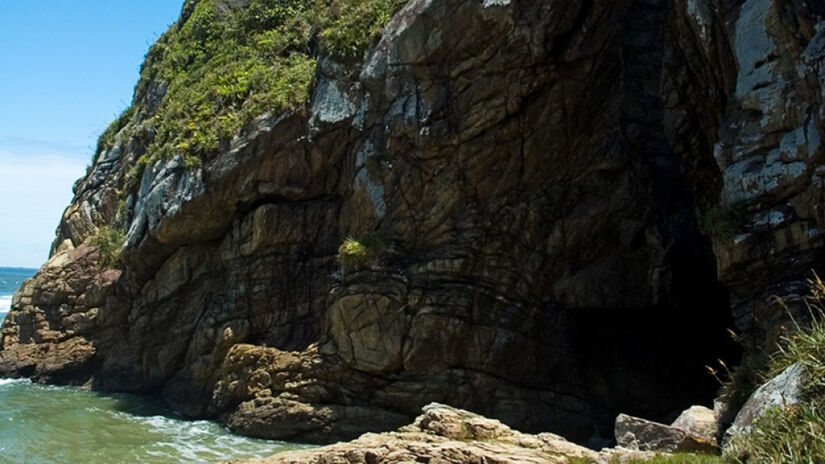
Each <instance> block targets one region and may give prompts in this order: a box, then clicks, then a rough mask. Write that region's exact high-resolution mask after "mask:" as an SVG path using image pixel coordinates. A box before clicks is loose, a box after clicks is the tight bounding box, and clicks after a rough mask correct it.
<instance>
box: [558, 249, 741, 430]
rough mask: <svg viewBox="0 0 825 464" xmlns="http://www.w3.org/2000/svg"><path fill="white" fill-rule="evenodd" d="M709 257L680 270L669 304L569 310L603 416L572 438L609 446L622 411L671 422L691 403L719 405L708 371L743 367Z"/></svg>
mask: <svg viewBox="0 0 825 464" xmlns="http://www.w3.org/2000/svg"><path fill="white" fill-rule="evenodd" d="M704 245H705V247H704V249H705V250H709V249H710V244H709V243H705V244H704ZM695 256H696V255H694V257H695ZM704 257H705V259H702V260H700V262H699V263H697V262H696V260H695V259H694V260H693V261H694V262H693V265H692V266H687V265H686V263H685V262H684V261H682V266H681V267H676V268H675V270H674V274H673V277H674V279H673V281H674V282H675V283H676V284H675V285H674V288H673V294H672V297H671V298H670V300H669V302H668V303H666V304H661V305H655V306H651V307H645V308H598V309H570V310H565V311H564V317H565V319H566V320H567V323H568V324H569V325H568V326H569V327H570V328H571V329H570V331H569V333H568V340H569V343H570V348H571V352H572V353H575V354H576V357H577V358H578V361H577V365H578V366H579V367H580V370H579V371H578V375H579V376H580V377H579V379H580V381H581V385H582V388H583V389H584V392H585V393H584V394H585V395H586V396H587V397H588V398H589V399H592V400H593V402H594V405H595V406H596V407H597V409H598V410H599V411H600V412H599V413H598V414H597V416H598V417H597V418H596V424H595V428H594V429H592V430H590V431H587V430H581V431H578V432H574V433H573V434H572V436H571V438H572V439H573V440H575V441H578V442H580V443H584V444H588V445H591V446H599V445H604V444H608V442H609V441H612V440H613V424H614V421H615V418H616V416H617V415H618V414H620V413H624V414H629V415H632V416H637V417H641V418H644V419H649V420H654V421H657V422H662V423H665V424H670V423H671V422H672V421H673V420H674V419H676V417H677V415H678V414H679V413H680V412H682V411H683V410H685V409H687V408H688V407H690V406H692V405H702V406H707V407H712V406H713V401H714V399H715V398H716V397H717V395H718V393H719V389H720V387H721V385H720V383H719V381H718V380H717V379H716V378H715V377H714V376H713V375H711V373H710V372H709V371H708V369H707V366H715V367H718V366H719V364H718V360H720V359H721V360H723V361H724V362H725V363H726V364H727V365H728V366H735V365H738V364H739V361H740V359H741V356H742V352H741V347H740V345H739V344H738V343H737V342H736V341H735V340H734V339H733V337H732V336H731V334H730V332H729V329H732V328H733V327H734V321H733V318H732V316H731V311H730V306H729V299H730V297H729V294H728V291H727V290H726V289H725V287H724V286H723V285H722V284H721V283H720V282H718V281H717V280H716V272H715V262H714V259H713V255H712V253H711V254H704ZM594 431H595V433H594Z"/></svg>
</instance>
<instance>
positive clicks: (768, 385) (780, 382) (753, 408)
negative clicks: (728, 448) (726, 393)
mask: <svg viewBox="0 0 825 464" xmlns="http://www.w3.org/2000/svg"><path fill="white" fill-rule="evenodd" d="M804 381H805V368H804V366H803V365H802V364H800V363H795V364H793V365H791V366H790V367H788V368H787V369H785V370H784V371H782V373H780V374H779V375H777V376H776V377H774V378H772V379H771V380H769V381H767V382H765V384H763V385H762V386H761V387H759V388H758V389H757V390H756V391H755V392H753V394H752V395H751V396H750V398H748V401H746V402H745V405H744V406H742V409H740V410H739V413H738V414H737V415H736V419H734V421H733V425H731V427H730V428H729V429H728V431H727V432H726V433H725V437H726V440H727V439H730V438H731V437H733V436H736V435H740V434H743V433H747V432H748V431H749V430H750V428H751V425H752V424H753V422H754V421H755V420H756V419H757V418H758V417H759V416H760V415H762V413H764V412H765V411H766V410H767V409H769V408H772V407H774V406H790V405H794V404H797V403H799V402H801V401H802V400H803V395H802V386H803V384H804Z"/></svg>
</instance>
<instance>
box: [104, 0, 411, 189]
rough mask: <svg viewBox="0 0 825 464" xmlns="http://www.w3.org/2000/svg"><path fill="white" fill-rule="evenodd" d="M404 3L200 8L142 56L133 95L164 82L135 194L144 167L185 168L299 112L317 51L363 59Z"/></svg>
mask: <svg viewBox="0 0 825 464" xmlns="http://www.w3.org/2000/svg"><path fill="white" fill-rule="evenodd" d="M404 3H406V0H346V1H344V0H251V1H250V2H249V4H248V5H247V6H245V7H243V8H239V9H236V10H232V9H231V8H230V7H227V6H226V5H225V4H222V5H221V6H219V5H218V2H217V0H201V1H200V2H198V3H197V4H196V5H195V6H194V8H192V9H191V10H187V13H188V16H185V21H183V22H182V23H178V24H175V25H173V26H172V27H171V28H170V29H169V30H168V31H167V32H166V33H164V34H163V35H162V36H161V38H160V39H159V40H158V41H157V42H156V43H155V44H154V45H153V46H152V47H151V48H150V50H149V52H148V54H147V56H146V60H145V62H144V64H143V66H142V68H141V78H140V81H139V82H138V85H137V88H136V94H138V95H143V94H146V93H147V92H148V91H149V89H150V84H151V83H153V82H165V83H166V84H167V90H166V94H165V96H164V97H163V99H162V101H161V102H160V104H159V106H158V107H157V109H156V111H155V112H154V113H153V114H152V115H151V121H150V124H149V126H150V127H153V128H154V135H153V137H151V139H150V140H147V141H146V142H147V144H148V146H147V151H146V155H145V157H144V158H142V159H141V160H140V164H142V166H139V167H138V168H136V169H133V170H132V173H131V174H132V175H130V176H129V179H128V182H127V185H126V187H127V188H126V189H125V190H126V192H130V191H132V190H134V188H135V186H136V185H137V181H136V180H135V179H136V178H137V177H138V176H137V174H139V173H140V172H142V170H143V167H145V166H150V165H152V164H154V163H155V162H156V161H158V160H159V159H169V158H171V157H173V156H175V155H181V156H182V157H183V158H184V160H185V163H186V166H188V167H197V166H200V165H201V163H202V160H203V159H205V158H206V157H208V156H210V155H211V154H213V153H214V152H216V151H218V150H220V149H222V148H225V147H226V146H227V145H228V143H229V141H230V140H231V138H232V137H233V136H234V135H236V134H237V133H238V132H239V131H240V130H241V129H242V128H243V127H244V126H245V125H246V124H248V123H249V122H250V121H252V120H253V119H254V118H256V117H257V116H260V115H261V114H264V113H266V112H274V113H279V112H286V111H292V110H295V109H297V108H298V107H300V105H301V104H303V103H304V102H305V101H306V100H307V97H308V95H309V91H310V86H311V84H312V81H313V79H314V75H315V68H316V54H317V51H318V48H320V49H321V50H322V51H323V52H324V53H326V54H328V55H331V56H333V57H334V58H336V59H339V60H346V61H351V60H358V59H361V58H363V56H364V53H365V52H366V50H367V49H368V48H369V46H370V45H371V44H372V43H374V41H375V40H376V38H377V36H378V35H379V34H380V32H381V29H382V28H383V27H384V25H385V24H386V23H387V22H388V21H389V20H390V18H391V17H392V15H393V14H394V13H395V12H396V11H397V10H398V9H400V8H401V7H402V6H403V5H404ZM134 113H137V114H138V117H139V118H143V119H145V118H147V117H149V115H148V114H147V113H145V111H144V110H143V109H142V108H130V109H129V110H127V112H124V115H122V116H121V118H118V120H117V121H116V122H114V123H113V124H112V125H111V126H110V127H109V129H107V130H106V132H105V133H104V134H103V135H102V136H101V138H100V141H99V148H98V150H101V147H106V146H109V145H110V144H111V143H112V141H113V137H114V134H116V133H117V132H118V131H119V130H120V129H122V127H123V125H124V124H125V123H126V121H128V120H129V119H130V118H131V117H132V115H133V114H134Z"/></svg>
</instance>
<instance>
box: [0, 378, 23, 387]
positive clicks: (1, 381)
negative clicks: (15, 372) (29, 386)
mask: <svg viewBox="0 0 825 464" xmlns="http://www.w3.org/2000/svg"><path fill="white" fill-rule="evenodd" d="M28 381H29V380H27V379H0V387H2V386H3V385H11V384H13V383H26V382H28Z"/></svg>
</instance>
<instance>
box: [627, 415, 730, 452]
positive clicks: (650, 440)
mask: <svg viewBox="0 0 825 464" xmlns="http://www.w3.org/2000/svg"><path fill="white" fill-rule="evenodd" d="M615 431H616V444H617V445H618V446H620V447H623V448H627V449H636V450H642V451H656V452H662V453H716V452H718V450H719V446H718V444H717V443H715V442H713V441H711V440H712V439H707V438H706V437H703V436H700V435H697V434H695V433H692V431H690V430H687V429H685V428H682V427H679V426H677V425H676V424H674V425H665V424H660V423H658V422H653V421H649V420H645V419H641V418H639V417H633V416H628V415H626V414H619V416H618V417H617V418H616V429H615Z"/></svg>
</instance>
